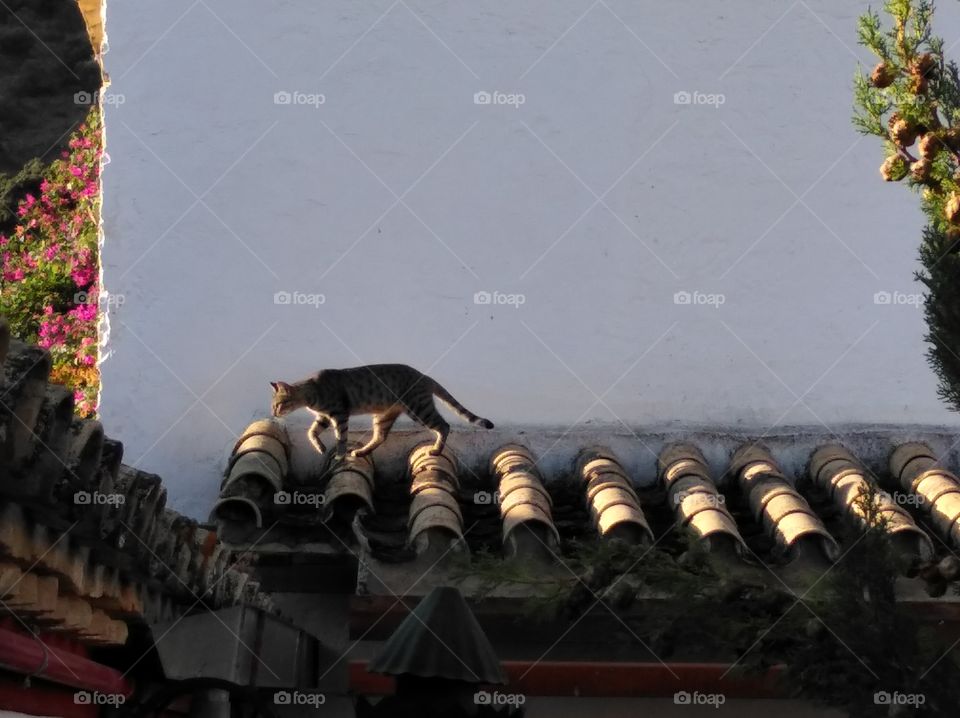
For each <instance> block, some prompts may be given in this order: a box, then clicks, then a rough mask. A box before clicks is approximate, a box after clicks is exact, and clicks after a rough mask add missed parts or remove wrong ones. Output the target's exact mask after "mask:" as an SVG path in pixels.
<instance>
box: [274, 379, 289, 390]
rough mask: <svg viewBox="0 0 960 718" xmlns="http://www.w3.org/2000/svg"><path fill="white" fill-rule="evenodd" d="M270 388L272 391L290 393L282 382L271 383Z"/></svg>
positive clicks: (287, 386) (286, 385)
mask: <svg viewBox="0 0 960 718" xmlns="http://www.w3.org/2000/svg"><path fill="white" fill-rule="evenodd" d="M270 386H272V387H273V390H274V391H290V385H289V384H287V383H286V382H283V381H272V382H270Z"/></svg>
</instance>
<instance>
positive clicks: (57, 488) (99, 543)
mask: <svg viewBox="0 0 960 718" xmlns="http://www.w3.org/2000/svg"><path fill="white" fill-rule="evenodd" d="M0 366H2V375H0V605H2V606H3V607H5V608H6V609H8V610H9V611H10V612H12V613H13V615H14V616H16V617H18V618H19V619H20V621H21V623H22V624H23V625H24V626H27V625H31V626H38V627H43V628H45V629H46V630H55V631H58V632H61V633H63V634H65V635H66V636H68V637H71V638H74V639H76V640H78V641H80V642H82V643H86V644H90V645H118V644H123V643H125V642H126V640H127V636H128V629H129V627H130V625H132V624H134V623H143V622H147V623H153V622H157V621H162V620H169V619H172V618H174V617H176V616H179V615H182V614H183V613H185V612H187V611H189V610H190V609H191V608H193V607H196V606H200V605H203V606H207V607H213V608H217V607H221V606H228V605H232V604H234V603H237V602H239V601H241V600H246V601H251V602H253V603H257V604H261V605H266V604H267V602H268V599H267V598H266V597H265V596H264V595H263V594H262V593H261V592H260V591H259V588H258V585H257V584H256V582H254V581H251V580H249V577H248V574H247V573H245V572H242V571H239V570H235V569H234V568H233V564H234V559H233V557H232V554H231V552H230V551H229V550H226V549H225V547H224V546H223V545H222V544H221V543H220V542H219V541H218V540H217V537H216V535H215V534H214V533H213V532H212V531H209V530H207V529H204V528H203V527H201V526H199V525H198V523H197V522H196V521H194V520H192V519H189V518H187V517H184V516H181V515H180V514H178V513H177V512H175V511H173V510H171V509H169V508H167V507H166V501H167V493H166V490H165V489H164V488H163V485H162V482H161V480H160V477H158V476H154V475H153V474H149V473H145V472H143V471H139V470H137V469H134V468H131V467H129V466H125V465H123V463H122V457H123V446H122V445H121V444H120V443H119V442H117V441H112V440H110V439H109V438H106V437H105V436H104V432H103V428H102V427H101V425H100V423H99V422H97V421H95V420H78V419H75V418H74V416H73V395H72V393H71V392H70V391H69V390H67V389H66V388H64V387H62V386H58V385H54V384H50V383H49V382H48V377H49V373H50V367H51V363H50V355H49V354H48V353H47V352H46V351H45V350H43V349H40V348H39V347H36V346H31V345H28V344H24V343H23V342H20V341H17V340H16V339H11V338H10V336H9V331H8V328H7V325H6V323H5V322H3V320H2V319H0Z"/></svg>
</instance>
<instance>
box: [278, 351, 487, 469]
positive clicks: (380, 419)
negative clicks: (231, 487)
mask: <svg viewBox="0 0 960 718" xmlns="http://www.w3.org/2000/svg"><path fill="white" fill-rule="evenodd" d="M270 386H272V387H273V407H272V408H273V415H274V416H283V415H284V414H289V413H290V412H291V411H296V410H297V409H303V408H305V409H309V410H310V411H312V412H313V414H314V416H315V417H316V420H315V421H314V422H313V424H312V425H311V426H310V430H309V431H308V432H307V436H308V437H309V439H310V443H312V444H313V446H314V447H315V448H316V449H317V451H319V452H320V453H321V454H322V453H324V452H326V447H325V446H324V445H323V442H322V441H320V434H321V433H322V432H323V430H324V429H326V428H327V427H329V426H331V425H332V426H333V431H334V433H335V435H336V437H337V452H336V455H337V457H338V458H340V457H343V456H344V455H345V454H346V453H347V422H348V421H349V418H350V416H352V415H354V414H373V415H374V417H373V436H372V437H371V439H370V441H368V442H367V443H366V444H365V445H364V446H362V447H360V448H359V449H355V450H354V451H352V452H351V456H366V455H367V454H369V453H370V452H371V451H373V450H374V449H375V448H377V447H378V446H380V444H382V443H383V442H384V441H386V439H387V434H389V433H390V428H391V427H392V426H393V422H394V421H396V420H397V417H399V416H400V415H401V414H404V413H406V414H407V415H408V416H409V417H410V418H411V419H414V420H416V421H418V422H420V423H421V424H423V425H424V426H425V427H427V428H428V429H431V430H432V431H433V432H434V433H435V434H436V435H437V441H436V443H435V444H434V445H433V448H432V449H431V453H433V454H439V453H440V452H441V451H443V446H444V444H445V443H446V441H447V434H448V433H449V432H450V425H449V424H448V423H447V422H446V421H445V420H444V418H443V417H442V416H440V413H439V412H438V411H437V407H436V405H434V403H433V397H434V396H437V397H439V398H440V400H441V401H443V402H444V403H445V404H447V405H449V406H450V408H451V409H453V410H454V411H455V412H456V413H457V414H459V415H460V416H462V417H463V418H464V419H466V420H467V421H469V422H470V423H471V424H476V425H478V426H482V427H484V428H485V429H492V428H493V422H491V421H490V420H489V419H484V418H482V417H479V416H477V415H476V414H474V413H473V412H471V411H469V410H468V409H467V408H466V407H464V406H463V404H461V403H460V402H458V401H457V400H456V399H454V398H453V397H452V396H451V395H450V392H448V391H447V390H446V389H444V388H443V387H442V386H440V384H438V383H437V382H436V381H434V380H433V379H431V378H430V377H428V376H427V375H426V374H423V373H421V372H419V371H417V370H416V369H414V368H413V367H409V366H405V365H403V364H369V365H367V366H358V367H353V368H351V369H324V370H323V371H321V372H320V373H319V374H317V375H316V376H313V377H311V378H309V379H305V380H303V381H299V382H296V383H295V384H287V383H285V382H282V381H275V382H270Z"/></svg>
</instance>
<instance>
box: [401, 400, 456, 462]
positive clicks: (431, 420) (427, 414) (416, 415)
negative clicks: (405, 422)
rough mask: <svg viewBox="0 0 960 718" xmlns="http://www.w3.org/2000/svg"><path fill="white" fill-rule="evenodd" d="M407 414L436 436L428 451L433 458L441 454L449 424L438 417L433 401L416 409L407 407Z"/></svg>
mask: <svg viewBox="0 0 960 718" xmlns="http://www.w3.org/2000/svg"><path fill="white" fill-rule="evenodd" d="M407 413H408V414H409V415H410V416H411V417H412V418H413V419H415V420H416V421H419V422H420V423H421V424H423V425H424V426H425V427H427V428H428V429H430V430H431V431H433V433H434V434H436V435H437V440H436V442H435V443H434V445H433V448H432V449H430V453H431V454H432V455H433V456H438V455H440V454H441V453H442V452H443V447H444V445H445V444H446V442H447V434H449V433H450V424H448V423H447V420H446V419H444V418H443V417H442V416H440V412H439V411H437V407H436V406H435V405H434V403H433V401H432V400H431V401H429V402H427V403H425V404H422V405H420V406H418V407H416V408H413V407H408V408H407Z"/></svg>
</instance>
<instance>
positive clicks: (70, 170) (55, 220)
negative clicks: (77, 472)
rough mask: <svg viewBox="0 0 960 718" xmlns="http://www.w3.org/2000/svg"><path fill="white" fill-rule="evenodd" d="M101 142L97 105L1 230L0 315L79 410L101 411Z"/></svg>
mask: <svg viewBox="0 0 960 718" xmlns="http://www.w3.org/2000/svg"><path fill="white" fill-rule="evenodd" d="M102 157H103V143H102V134H101V125H100V113H99V110H96V109H95V110H93V111H92V112H91V113H90V115H89V116H88V117H87V119H86V121H85V122H84V123H83V124H82V125H80V126H79V127H78V128H77V130H76V131H75V133H74V134H73V136H72V137H71V138H70V141H69V147H68V149H67V150H65V151H64V152H62V153H61V156H60V158H59V159H57V160H55V161H54V162H52V163H51V164H50V166H49V167H48V168H47V169H46V170H45V171H44V174H43V179H42V181H41V183H40V188H39V192H38V193H37V195H36V196H35V195H34V194H26V196H24V197H23V198H22V199H21V200H20V201H19V203H18V206H17V217H16V220H15V223H14V225H13V228H12V231H9V232H7V233H6V234H3V233H0V260H2V262H0V314H3V315H5V316H6V317H7V319H8V321H9V322H10V325H11V329H12V330H13V333H14V334H15V335H17V336H19V337H21V338H23V339H25V340H27V341H33V342H36V343H37V344H39V345H40V346H42V347H44V348H46V349H48V350H49V351H50V353H51V355H52V358H53V375H52V379H53V381H56V382H59V383H62V384H66V385H68V386H70V387H72V388H73V389H74V398H75V400H76V407H77V412H78V413H79V414H81V415H83V416H89V415H92V414H94V413H95V412H96V409H97V405H96V401H97V392H98V389H99V372H98V371H97V367H96V363H97V324H98V316H99V313H98V299H99V287H98V286H97V282H98V274H99V260H98V234H99V221H98V218H99V216H100V165H101V160H102Z"/></svg>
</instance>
